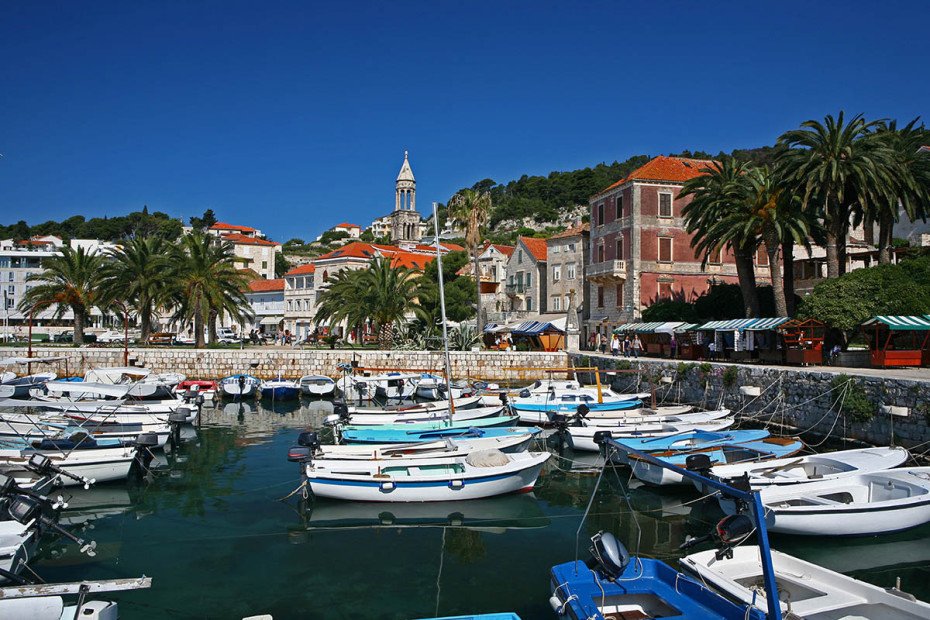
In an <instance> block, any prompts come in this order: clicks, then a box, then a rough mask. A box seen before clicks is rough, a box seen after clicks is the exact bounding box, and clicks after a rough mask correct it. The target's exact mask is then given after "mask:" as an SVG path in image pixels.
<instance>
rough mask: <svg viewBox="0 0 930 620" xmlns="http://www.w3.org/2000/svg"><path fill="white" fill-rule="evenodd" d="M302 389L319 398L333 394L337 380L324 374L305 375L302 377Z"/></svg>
mask: <svg viewBox="0 0 930 620" xmlns="http://www.w3.org/2000/svg"><path fill="white" fill-rule="evenodd" d="M300 391H301V392H303V393H304V394H306V395H307V396H313V397H317V398H321V397H324V396H331V395H332V394H333V392H335V391H336V382H335V381H333V380H332V379H330V378H329V377H326V376H323V375H304V376H303V377H301V378H300Z"/></svg>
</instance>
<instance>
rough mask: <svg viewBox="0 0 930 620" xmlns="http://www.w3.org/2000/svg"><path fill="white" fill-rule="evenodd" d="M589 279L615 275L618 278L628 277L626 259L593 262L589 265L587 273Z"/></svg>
mask: <svg viewBox="0 0 930 620" xmlns="http://www.w3.org/2000/svg"><path fill="white" fill-rule="evenodd" d="M585 275H586V276H587V277H588V278H589V279H592V278H598V279H603V278H609V277H613V278H616V279H618V280H625V279H626V261H625V260H606V261H603V262H600V263H592V264H590V265H588V266H587V273H586V274H585Z"/></svg>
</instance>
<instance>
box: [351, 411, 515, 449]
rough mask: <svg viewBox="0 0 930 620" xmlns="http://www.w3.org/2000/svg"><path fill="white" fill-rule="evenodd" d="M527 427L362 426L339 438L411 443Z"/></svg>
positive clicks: (505, 434) (509, 432) (512, 431)
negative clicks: (394, 428) (412, 428)
mask: <svg viewBox="0 0 930 620" xmlns="http://www.w3.org/2000/svg"><path fill="white" fill-rule="evenodd" d="M516 419H517V418H516V416H512V421H511V424H516ZM528 430H531V429H527V428H517V427H515V426H513V425H511V426H498V427H482V428H476V427H474V426H468V427H462V426H449V425H439V426H437V427H436V428H434V429H425V430H417V431H409V432H404V431H386V430H383V429H378V428H374V427H362V428H359V429H358V430H350V431H343V432H342V434H341V440H342V443H343V444H384V443H397V444H405V443H413V442H419V441H436V440H437V439H442V438H445V437H448V438H451V439H466V438H472V437H512V436H514V435H523V434H524V433H526V432H527V431H528Z"/></svg>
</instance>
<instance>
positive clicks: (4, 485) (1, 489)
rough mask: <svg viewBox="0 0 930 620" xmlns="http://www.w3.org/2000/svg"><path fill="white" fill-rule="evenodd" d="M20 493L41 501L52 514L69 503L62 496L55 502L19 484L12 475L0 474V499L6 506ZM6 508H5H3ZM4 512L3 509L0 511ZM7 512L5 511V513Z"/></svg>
mask: <svg viewBox="0 0 930 620" xmlns="http://www.w3.org/2000/svg"><path fill="white" fill-rule="evenodd" d="M18 495H22V496H25V497H31V498H32V499H34V500H36V501H38V502H40V503H41V505H42V506H43V507H44V508H47V509H48V513H49V514H50V515H52V514H54V513H55V511H56V510H58V509H59V508H67V507H68V504H67V503H66V502H64V501H63V500H62V499H61V498H60V497H59V498H58V501H56V502H53V501H52V500H51V499H49V498H48V497H46V496H44V495H40V494H38V493H36V492H35V491H33V490H32V489H24V488H22V487H21V486H19V484H17V482H16V479H15V478H11V477H10V476H5V475H3V474H0V499H4V500H5V502H6V503H5V504H4V506H6V505H8V504H9V502H10V501H12V499H13V498H14V497H16V496H18ZM3 510H5V508H4V509H3ZM0 513H2V511H0ZM4 514H5V513H4Z"/></svg>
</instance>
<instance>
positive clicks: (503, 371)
mask: <svg viewBox="0 0 930 620" xmlns="http://www.w3.org/2000/svg"><path fill="white" fill-rule="evenodd" d="M2 351H3V352H2V354H0V355H2V356H4V357H17V356H20V357H25V356H26V349H25V348H9V349H3V350H2ZM32 355H33V357H45V356H48V357H52V356H64V357H66V358H67V371H68V373H69V374H71V375H83V374H84V373H85V372H86V371H87V370H89V369H91V368H99V367H102V366H122V365H123V349H122V348H102V347H101V348H94V347H87V348H83V347H81V348H55V347H42V348H39V347H33V349H32ZM449 357H450V361H451V364H452V375H453V377H455V378H456V379H461V378H469V377H470V378H474V379H485V380H489V381H495V382H508V381H513V382H515V383H518V384H519V383H526V382H528V381H530V380H533V379H537V378H539V377H540V376H545V374H546V372H545V369H548V368H565V367H566V365H567V362H568V356H567V355H566V354H565V353H564V352H556V353H542V352H518V351H480V352H479V351H452V352H450V354H449ZM351 362H356V363H357V364H358V366H360V367H362V368H370V369H373V371H374V370H391V371H394V370H397V371H400V370H416V371H424V372H425V371H429V372H434V373H442V372H443V368H444V361H443V354H442V353H441V352H437V351H398V350H394V351H375V350H371V349H365V350H352V349H345V350H341V349H334V350H325V349H324V350H320V349H306V350H302V349H290V348H288V349H284V348H280V349H279V348H272V347H249V348H245V349H242V350H236V349H173V348H168V347H165V348H161V347H151V348H130V349H129V364H130V365H137V366H144V367H146V368H151V369H152V371H153V372H181V373H184V374H185V375H187V376H188V377H189V378H191V379H214V378H220V377H226V376H229V375H233V374H238V373H247V374H251V375H255V376H256V377H258V378H260V379H266V378H271V377H275V376H277V375H278V374H279V373H280V374H281V375H282V376H285V377H290V378H299V377H301V376H303V375H326V376H328V377H333V378H338V377H340V376H341V375H342V371H341V370H339V369H338V368H337V365H338V364H341V363H351ZM40 370H43V369H42V368H41V367H39V366H33V372H37V371H40ZM59 374H64V368H62V372H61V373H59ZM553 376H555V377H557V378H565V377H566V374H565V373H564V372H561V373H555V374H554V375H553Z"/></svg>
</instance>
